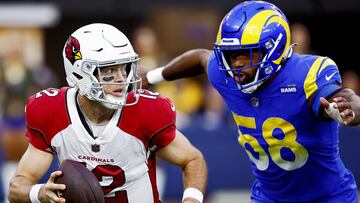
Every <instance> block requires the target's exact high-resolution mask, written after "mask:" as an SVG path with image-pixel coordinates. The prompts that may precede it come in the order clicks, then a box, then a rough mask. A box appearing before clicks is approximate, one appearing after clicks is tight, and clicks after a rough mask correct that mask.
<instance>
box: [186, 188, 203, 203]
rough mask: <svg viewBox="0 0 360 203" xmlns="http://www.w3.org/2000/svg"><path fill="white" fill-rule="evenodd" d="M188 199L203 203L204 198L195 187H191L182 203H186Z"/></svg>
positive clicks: (187, 189)
mask: <svg viewBox="0 0 360 203" xmlns="http://www.w3.org/2000/svg"><path fill="white" fill-rule="evenodd" d="M188 197H190V198H194V199H196V200H198V201H199V202H200V203H202V202H203V198H204V196H203V194H202V192H201V191H200V190H198V189H196V188H193V187H189V188H186V189H185V191H184V194H183V198H182V201H184V199H186V198H188Z"/></svg>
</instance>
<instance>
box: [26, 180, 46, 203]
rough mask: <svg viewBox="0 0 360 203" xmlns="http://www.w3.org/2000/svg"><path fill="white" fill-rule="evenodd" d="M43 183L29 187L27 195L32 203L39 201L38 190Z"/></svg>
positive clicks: (38, 202)
mask: <svg viewBox="0 0 360 203" xmlns="http://www.w3.org/2000/svg"><path fill="white" fill-rule="evenodd" d="M43 185H44V184H36V185H33V186H32V187H31V190H30V193H29V197H30V201H31V202H32V203H41V202H40V200H39V192H40V188H41V186H43Z"/></svg>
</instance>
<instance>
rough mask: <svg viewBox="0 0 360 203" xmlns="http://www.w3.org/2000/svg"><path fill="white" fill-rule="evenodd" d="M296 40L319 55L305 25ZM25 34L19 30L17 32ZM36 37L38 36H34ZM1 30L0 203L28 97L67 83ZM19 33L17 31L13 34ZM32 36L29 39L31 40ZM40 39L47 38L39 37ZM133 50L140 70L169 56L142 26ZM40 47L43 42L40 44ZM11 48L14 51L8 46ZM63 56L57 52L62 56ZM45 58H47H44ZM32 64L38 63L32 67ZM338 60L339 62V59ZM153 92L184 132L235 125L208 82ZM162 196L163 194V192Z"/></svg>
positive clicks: (348, 79)
mask: <svg viewBox="0 0 360 203" xmlns="http://www.w3.org/2000/svg"><path fill="white" fill-rule="evenodd" d="M291 31H292V41H293V42H294V43H298V45H297V46H295V47H294V50H295V52H298V53H301V54H312V53H316V54H320V55H321V53H318V52H317V51H316V50H313V49H312V46H311V33H310V32H309V30H308V28H307V26H306V25H305V24H302V23H294V24H292V26H291ZM19 32H21V31H19ZM36 32H37V31H36ZM4 33H5V31H4V30H0V42H3V41H4V40H2V38H8V37H11V38H13V39H12V41H7V42H5V43H3V45H0V46H3V47H1V48H2V49H1V50H3V51H1V52H0V144H1V147H0V172H1V176H0V179H1V182H2V184H0V198H2V200H3V201H5V197H4V194H5V193H6V188H7V185H8V182H9V179H10V177H11V176H12V174H13V173H14V171H15V170H16V166H17V162H18V161H19V158H20V157H21V155H22V154H23V152H24V151H25V150H26V148H27V139H26V138H25V136H24V134H25V123H24V107H25V103H26V100H27V98H28V97H29V96H30V95H32V94H34V93H36V92H37V91H39V90H42V89H46V88H48V87H59V85H60V84H64V81H63V80H65V78H58V77H57V75H56V74H54V72H56V71H54V70H53V69H51V68H49V67H48V66H47V65H46V64H45V63H44V61H45V60H44V59H41V57H40V60H39V59H38V58H39V56H33V55H32V54H33V52H36V51H38V52H39V53H43V51H42V48H41V46H43V45H40V46H39V45H36V46H37V47H38V50H33V48H34V47H33V44H28V46H30V47H31V48H30V49H31V51H26V50H27V49H25V48H24V47H23V46H24V44H27V43H26V40H30V41H32V39H31V37H35V38H37V37H39V36H38V35H39V34H35V35H34V36H32V35H31V34H29V35H24V36H23V35H20V34H17V35H16V36H17V37H16V36H15V37H14V34H13V33H10V34H8V35H5V34H4ZM15 33H16V32H15ZM29 37H30V39H28V38H29ZM40 37H43V36H42V35H41V34H40ZM130 38H131V39H132V42H133V45H134V48H135V51H136V52H137V53H138V54H139V55H140V58H141V60H140V62H139V66H140V68H141V69H143V70H149V69H153V68H156V67H160V66H162V65H163V64H165V63H166V62H167V61H168V60H169V59H170V58H171V56H169V55H167V53H165V51H164V50H161V47H160V46H159V43H160V42H159V35H158V33H157V32H156V29H154V28H152V27H151V26H147V25H141V26H139V27H138V28H136V29H135V30H134V32H133V34H132V37H130ZM39 43H40V44H41V40H40V42H39ZM4 44H11V46H6V47H5V46H4ZM60 53H61V51H60V50H59V54H60ZM42 57H44V56H42ZM33 59H37V60H36V61H37V62H36V63H34V60H33ZM335 61H336V60H335ZM339 68H340V72H341V73H342V77H343V86H344V87H349V88H352V89H353V90H354V91H355V92H356V93H358V94H360V79H359V75H358V74H357V72H356V71H353V70H350V69H344V70H342V69H341V68H342V67H339ZM152 90H153V91H156V92H160V93H161V94H163V95H165V96H168V97H170V98H171V99H172V100H173V101H174V103H175V105H176V107H177V116H178V117H177V126H178V127H179V129H180V130H181V129H184V128H186V127H187V126H189V125H191V124H192V120H193V119H194V118H196V117H197V118H199V117H201V119H202V120H203V121H204V122H202V125H203V126H202V127H203V128H204V129H206V130H209V131H211V130H214V129H216V128H218V127H219V126H220V125H231V124H232V123H231V122H232V119H231V118H230V116H231V114H230V112H228V109H227V108H226V107H225V105H224V103H223V101H222V99H221V98H220V96H219V94H218V93H217V92H216V91H215V90H214V89H213V88H211V87H210V85H209V83H208V82H207V80H206V78H203V77H199V78H194V79H185V80H179V81H176V82H168V83H164V84H161V85H158V86H156V87H153V88H152ZM161 164H162V163H160V165H159V180H158V181H159V187H163V185H164V182H165V181H164V179H165V178H166V174H164V173H162V172H161V171H162V167H161ZM159 190H160V192H162V191H163V189H161V188H160V189H159Z"/></svg>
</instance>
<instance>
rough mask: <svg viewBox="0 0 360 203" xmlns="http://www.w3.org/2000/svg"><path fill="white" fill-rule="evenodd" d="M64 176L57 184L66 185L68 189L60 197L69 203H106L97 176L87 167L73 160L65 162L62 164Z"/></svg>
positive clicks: (58, 179)
mask: <svg viewBox="0 0 360 203" xmlns="http://www.w3.org/2000/svg"><path fill="white" fill-rule="evenodd" d="M59 170H60V171H62V176H59V177H58V178H57V179H56V180H55V182H56V183H59V184H65V185H66V189H65V190H63V191H59V196H62V197H64V198H65V199H66V202H67V203H88V202H92V203H104V202H105V200H104V193H103V191H102V188H101V186H100V183H99V181H98V180H97V179H96V177H95V175H94V174H93V173H92V172H91V171H90V170H89V169H87V168H86V166H85V165H83V164H82V163H79V162H77V161H73V160H69V159H67V160H64V161H63V162H62V163H61V164H60V169H59Z"/></svg>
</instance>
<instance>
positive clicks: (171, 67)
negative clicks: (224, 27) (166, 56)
mask: <svg viewBox="0 0 360 203" xmlns="http://www.w3.org/2000/svg"><path fill="white" fill-rule="evenodd" d="M211 53H212V51H211V50H207V49H194V50H190V51H187V52H185V53H183V54H181V55H180V56H178V57H176V58H175V59H173V60H172V61H170V62H169V63H168V64H166V65H165V66H164V67H161V68H157V69H154V70H152V71H149V72H148V73H146V74H145V75H144V76H142V81H143V82H142V86H143V88H148V87H149V86H151V85H154V84H156V83H160V82H163V81H171V80H176V79H180V78H185V77H191V76H196V75H199V74H203V73H206V69H207V63H208V59H209V57H210V55H211Z"/></svg>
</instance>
